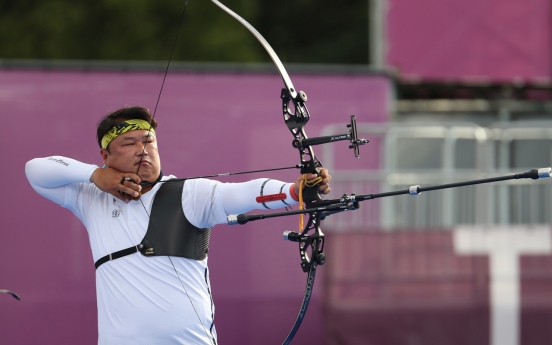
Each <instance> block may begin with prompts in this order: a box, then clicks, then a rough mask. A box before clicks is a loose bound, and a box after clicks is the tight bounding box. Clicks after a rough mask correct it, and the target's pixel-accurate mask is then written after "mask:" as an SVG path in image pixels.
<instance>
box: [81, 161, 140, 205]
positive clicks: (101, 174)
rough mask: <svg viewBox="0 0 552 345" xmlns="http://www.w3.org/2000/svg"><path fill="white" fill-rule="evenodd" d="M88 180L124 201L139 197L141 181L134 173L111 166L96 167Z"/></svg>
mask: <svg viewBox="0 0 552 345" xmlns="http://www.w3.org/2000/svg"><path fill="white" fill-rule="evenodd" d="M90 182H92V183H94V184H95V185H96V187H98V188H99V189H100V190H102V191H104V192H107V193H109V194H111V195H113V196H114V197H116V198H117V199H121V200H123V201H124V202H129V201H130V200H138V199H140V192H141V191H142V186H140V182H142V181H140V177H138V175H136V174H133V173H124V172H120V171H119V170H115V169H113V168H98V169H96V170H94V172H93V173H92V176H90ZM121 182H122V183H121Z"/></svg>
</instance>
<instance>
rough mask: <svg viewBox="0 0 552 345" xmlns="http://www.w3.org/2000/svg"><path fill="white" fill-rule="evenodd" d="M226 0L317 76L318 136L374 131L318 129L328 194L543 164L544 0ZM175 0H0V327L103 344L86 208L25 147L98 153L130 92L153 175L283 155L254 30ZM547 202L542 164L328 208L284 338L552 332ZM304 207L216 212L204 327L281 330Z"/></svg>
mask: <svg viewBox="0 0 552 345" xmlns="http://www.w3.org/2000/svg"><path fill="white" fill-rule="evenodd" d="M223 3H224V4H225V5H227V6H228V7H229V8H231V9H232V10H234V11H235V12H236V13H238V14H239V15H240V16H242V17H243V18H245V19H246V20H247V21H248V22H250V23H251V24H252V25H253V26H254V27H255V28H256V29H257V30H258V31H259V32H260V33H261V34H262V35H263V36H264V37H265V38H266V40H267V41H268V42H269V43H270V44H271V46H272V47H273V48H274V50H275V51H276V53H277V54H278V56H279V57H280V59H281V60H282V62H283V63H284V65H285V67H286V69H287V71H288V72H289V74H290V77H291V79H292V81H293V83H294V84H295V86H296V87H297V88H298V89H300V90H304V91H305V92H306V93H307V94H308V96H309V101H308V102H307V105H308V107H309V111H310V113H311V116H312V118H311V121H310V122H309V124H308V126H307V127H306V132H307V134H308V136H309V137H315V136H320V135H331V134H342V133H345V132H346V124H347V123H348V121H349V116H350V115H356V116H357V121H358V129H359V136H360V137H363V138H366V139H369V140H370V143H369V144H368V145H367V146H363V147H362V148H361V157H360V159H355V158H354V156H353V153H352V152H350V151H351V150H349V149H348V148H347V144H346V143H345V142H338V143H335V144H327V145H324V146H318V147H315V148H314V150H315V153H316V155H317V157H318V158H319V159H320V161H321V162H322V163H323V164H324V166H326V167H328V168H329V169H330V171H331V175H332V177H333V179H332V195H333V197H338V196H341V195H342V194H344V193H348V194H351V193H356V194H371V193H381V192H388V191H394V190H403V189H407V188H408V187H409V186H411V185H418V184H419V185H421V186H429V185H436V184H443V183H451V182H459V181H464V180H472V179H480V178H488V177H496V176H503V175H511V174H514V173H519V172H524V171H527V170H529V169H532V168H542V167H548V166H550V165H551V161H552V2H550V0H532V1H521V0H502V1H495V0H479V1H466V0H463V1H460V0H447V1H436V0H418V1H408V0H362V1H361V0H358V1H357V0H351V1H344V2H330V1H327V0H318V1H310V0H302V1H288V0H281V1H271V0H265V1H255V0H227V1H224V2H223ZM184 7H185V3H184V2H179V1H152V0H134V1H127V0H110V1H106V0H96V1H79V2H66V1H57V0H51V1H48V2H41V1H25V0H21V1H18V2H12V1H2V2H0V114H1V116H2V120H3V121H2V122H3V129H4V130H3V133H2V135H1V136H0V143H2V147H3V148H4V149H3V150H2V158H3V159H2V163H1V164H2V165H1V167H2V171H3V172H4V176H3V178H4V181H5V182H4V185H3V191H4V198H2V201H1V207H0V216H1V219H2V222H1V223H0V224H1V225H0V243H2V249H1V250H0V289H9V290H11V291H14V292H16V293H18V294H19V296H20V297H21V301H17V300H15V299H13V298H12V297H11V296H10V295H7V294H0V339H1V340H0V343H2V344H54V343H55V344H76V343H77V344H94V343H97V312H96V300H95V283H94V274H95V273H94V266H93V260H92V256H91V252H90V248H89V244H88V238H87V233H86V230H85V229H84V227H83V226H82V224H80V222H79V221H78V219H77V218H76V217H74V216H73V215H72V214H71V213H70V212H69V211H67V210H65V209H63V208H61V207H59V206H57V205H55V204H53V203H51V202H49V201H48V200H45V199H43V198H42V197H40V196H39V195H37V194H36V193H35V192H34V191H33V190H32V188H31V187H30V186H29V184H28V182H27V181H26V178H25V176H24V165H25V162H27V161H28V160H30V159H32V158H34V157H44V156H50V155H63V156H67V157H71V158H75V159H78V160H81V161H84V162H87V163H93V164H98V165H99V164H101V159H100V155H99V154H98V153H99V148H98V147H97V146H96V145H97V144H96V141H95V134H94V133H95V125H96V124H97V122H98V121H99V119H100V118H101V117H102V116H103V115H105V114H107V113H108V112H110V111H114V110H116V109H119V108H121V107H124V106H126V105H143V106H146V107H148V108H150V109H151V110H152V111H153V110H155V114H156V116H155V118H156V119H157V120H158V121H159V128H158V131H157V132H158V135H159V142H160V153H161V158H162V164H163V171H164V172H165V173H166V174H174V175H177V176H178V177H190V176H197V175H205V174H215V173H224V172H231V171H241V170H249V169H262V168H272V167H279V166H290V165H294V164H297V152H295V151H294V149H293V148H292V146H291V140H292V137H291V136H290V135H289V134H288V130H287V129H286V128H285V126H284V123H283V121H282V113H281V101H280V97H279V96H280V89H281V88H282V87H283V84H282V82H281V78H280V76H279V74H278V72H277V70H276V68H275V67H274V64H273V63H272V62H271V61H270V57H269V56H268V54H267V53H266V51H265V50H264V48H263V47H262V46H261V45H260V44H259V42H258V41H257V40H256V39H255V38H254V37H253V35H251V33H250V32H249V31H247V30H246V29H245V28H244V27H243V26H242V25H241V24H240V23H238V22H237V21H236V20H235V19H233V18H231V17H230V16H229V15H227V14H226V13H224V12H223V11H222V10H220V9H219V8H218V7H217V6H216V5H214V4H213V3H212V2H210V1H206V0H203V1H197V0H190V1H189V2H188V4H187V6H186V9H185V13H183V10H184ZM182 14H183V17H182ZM181 18H183V20H182V26H181V28H180V30H179V26H180V21H181ZM177 32H179V34H178V39H177V40H176V44H175V48H174V54H173V56H172V62H171V65H170V68H169V70H168V75H167V79H166V81H165V84H164V86H163V89H162V90H163V91H162V92H160V90H161V87H162V86H161V85H162V82H163V75H164V72H165V68H166V66H167V61H168V59H169V56H170V55H171V49H172V45H173V42H174V41H175V37H176V35H177ZM159 95H161V97H160V98H159V103H158V105H157V99H158V97H159ZM297 173H298V172H297V171H287V172H278V173H270V174H268V173H265V174H261V175H252V176H250V177H244V176H241V177H239V178H224V179H221V180H222V181H223V182H234V181H243V180H245V179H252V178H258V177H271V178H277V179H281V180H286V181H287V180H289V181H292V180H295V178H296V175H297ZM551 202H552V181H550V180H546V179H543V180H537V181H532V180H529V181H526V180H512V181H508V182H501V183H495V184H492V185H491V184H488V185H479V186H476V187H464V188H458V189H451V190H444V191H435V192H428V193H422V194H421V195H419V196H416V197H413V196H397V197H391V198H383V199H378V200H373V201H366V202H363V203H361V205H360V209H359V210H357V211H354V212H346V213H342V214H338V215H334V216H332V217H329V218H328V219H326V220H325V221H324V223H323V224H322V228H323V231H324V232H325V234H326V245H325V251H326V254H327V258H328V260H327V263H326V265H324V266H321V267H320V268H319V269H318V275H317V276H318V278H317V281H316V283H315V287H314V296H313V300H312V301H311V305H310V308H309V310H308V312H307V315H306V317H305V320H304V322H303V325H302V327H301V328H300V330H299V332H298V334H297V336H296V338H295V341H294V343H297V344H304V343H307V342H308V343H316V344H328V345H329V344H378V345H418V344H424V345H427V344H429V345H431V344H439V345H445V344H447V345H448V344H459V345H460V344H470V345H474V344H477V345H478V344H481V345H487V344H491V345H519V344H523V345H537V344H550V342H551V341H552V327H551V325H552V240H551V223H552V212H551V211H552V208H551ZM297 222H298V220H297V219H296V218H295V217H286V218H279V219H271V220H265V221H259V222H253V223H250V224H247V225H245V226H233V227H230V226H227V225H220V226H217V227H216V228H214V229H213V232H212V237H211V246H210V251H209V266H210V270H211V284H212V292H213V298H214V302H215V305H216V318H215V324H216V327H217V331H218V336H219V343H221V344H260V343H263V344H273V343H274V344H277V343H279V342H281V341H283V339H284V338H285V337H286V335H287V334H288V332H289V330H290V329H291V326H292V325H293V322H294V321H295V318H296V316H297V313H298V311H299V306H300V303H301V300H302V296H303V292H304V285H305V276H304V274H303V272H302V271H301V268H300V258H299V255H298V248H297V246H296V244H295V243H291V242H285V241H282V240H281V238H282V236H281V234H282V232H283V231H284V230H295V229H296V228H297ZM183 298H185V297H184V296H183Z"/></svg>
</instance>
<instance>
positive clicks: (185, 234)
mask: <svg viewBox="0 0 552 345" xmlns="http://www.w3.org/2000/svg"><path fill="white" fill-rule="evenodd" d="M183 188H184V181H178V182H169V183H163V184H162V185H161V187H160V188H159V190H158V191H157V194H156V195H155V198H154V200H153V205H152V207H151V215H150V221H149V225H148V230H147V232H146V236H145V237H144V239H143V240H142V242H141V243H140V246H138V247H139V248H140V253H141V254H142V255H144V256H180V257H184V258H188V259H194V260H203V259H205V257H206V256H207V251H208V249H209V238H210V236H211V229H210V228H208V229H200V228H196V227H195V226H193V225H192V224H190V222H189V221H188V219H186V216H185V215H184V211H182V190H183Z"/></svg>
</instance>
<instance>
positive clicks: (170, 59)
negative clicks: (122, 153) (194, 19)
mask: <svg viewBox="0 0 552 345" xmlns="http://www.w3.org/2000/svg"><path fill="white" fill-rule="evenodd" d="M187 7H188V0H186V3H185V4H184V9H183V10H182V15H181V16H180V24H179V25H178V30H177V31H176V36H175V38H174V41H173V45H172V49H171V54H170V55H169V61H168V62H167V67H166V68H165V73H164V75H163V81H162V82H161V89H160V90H159V94H158V96H157V101H156V103H155V108H154V109H153V115H152V118H151V122H150V127H149V129H148V135H147V136H146V140H145V142H144V149H143V150H142V155H141V157H140V162H139V163H138V169H136V175H138V173H139V172H140V167H141V165H142V164H141V163H142V160H143V159H144V153H145V152H146V145H147V143H148V141H149V138H150V136H151V130H152V128H153V123H154V120H155V115H156V114H157V108H158V106H159V101H160V100H161V94H162V93H163V87H164V86H165V80H166V79H167V74H168V73H169V67H170V65H171V61H172V57H173V54H174V50H175V47H176V42H177V41H178V35H179V34H180V29H181V28H182V23H183V22H184V15H185V13H186V8H187ZM139 200H140V203H141V204H142V207H143V208H144V211H145V212H146V215H147V216H148V218H149V219H150V224H151V226H152V228H153V230H154V231H155V233H156V235H157V237H158V238H159V240H161V238H160V236H159V232H158V231H157V229H156V228H155V226H154V225H153V223H151V216H150V214H149V212H148V210H147V208H146V205H144V202H143V201H142V198H140V199H139ZM161 243H162V242H161ZM167 258H169V261H170V263H171V266H172V267H173V269H174V272H175V273H176V276H177V277H178V280H179V281H180V285H181V286H182V288H183V289H184V292H185V293H186V296H187V297H188V300H189V301H190V303H191V304H192V307H193V309H194V312H195V314H196V316H197V319H198V320H199V322H200V323H201V327H202V328H203V331H204V332H205V335H206V336H207V338H208V339H209V342H210V343H211V344H213V345H214V344H215V342H214V339H213V338H212V336H210V335H209V333H208V332H207V329H206V328H205V325H204V324H203V321H202V320H201V317H199V313H198V312H197V309H196V307H195V305H194V303H193V302H192V299H191V298H190V295H189V294H188V290H187V289H186V286H185V285H184V282H183V281H182V278H181V277H180V274H178V270H177V269H176V266H175V265H174V263H173V261H172V259H171V257H170V256H168V255H167Z"/></svg>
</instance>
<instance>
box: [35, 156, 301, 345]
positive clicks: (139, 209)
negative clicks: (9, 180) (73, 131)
mask: <svg viewBox="0 0 552 345" xmlns="http://www.w3.org/2000/svg"><path fill="white" fill-rule="evenodd" d="M95 169H97V167H96V166H93V165H88V164H84V163H81V162H78V161H75V160H72V159H69V158H65V157H50V158H41V159H34V160H32V161H30V162H29V163H27V167H26V173H27V177H28V178H29V181H30V182H31V185H32V186H33V188H34V189H35V190H36V191H37V192H38V193H40V194H41V195H43V196H45V197H47V198H48V199H50V200H52V201H55V202H57V203H58V204H60V205H61V206H63V207H65V208H68V209H70V210H71V211H72V212H73V213H74V214H75V215H76V216H77V217H78V218H79V219H80V220H81V221H82V222H83V224H84V225H85V227H86V229H87V231H88V236H89V239H90V246H91V248H92V255H93V259H94V262H95V261H97V260H98V259H100V258H102V257H103V256H105V255H108V254H110V253H113V252H116V251H119V250H122V249H125V248H128V247H132V246H135V245H137V244H139V243H140V242H141V241H142V239H143V238H144V236H145V234H146V232H147V227H148V224H149V214H151V207H152V204H153V199H154V196H155V194H156V193H157V191H158V190H159V188H160V186H161V184H160V183H158V184H156V185H155V186H154V187H153V189H152V190H150V191H149V192H147V193H145V194H144V195H142V197H141V199H140V200H139V201H130V202H129V203H125V202H123V201H121V200H119V199H116V198H115V197H113V196H112V195H111V194H108V193H105V192H102V191H101V190H99V189H98V188H97V187H96V186H95V185H94V184H92V183H90V182H89V179H90V176H91V174H92V172H93V171H94V170H95ZM173 177H174V176H168V177H163V180H166V179H168V178H173ZM79 180H80V181H79ZM266 181H267V180H266V179H259V180H253V181H249V182H246V183H238V184H235V183H220V182H218V181H212V180H206V179H195V180H188V181H186V182H185V184H184V190H183V193H182V207H183V211H184V215H185V216H186V218H187V219H188V220H189V221H190V223H191V224H192V225H194V226H196V227H198V228H209V227H212V226H214V225H215V224H220V223H226V216H227V215H228V214H236V213H243V212H247V211H250V210H251V209H254V208H263V206H262V204H259V203H257V202H256V201H255V196H258V195H259V191H260V190H261V189H262V190H263V193H264V195H267V194H276V193H280V192H281V191H284V192H285V193H286V194H288V197H287V198H286V200H284V202H285V203H287V204H294V203H296V202H295V201H294V200H293V199H292V198H291V197H290V196H289V188H290V187H291V184H286V183H283V182H280V181H274V180H270V181H269V183H267V182H266ZM284 202H282V201H272V202H268V203H266V205H267V206H268V207H271V208H275V207H281V206H284V205H285V203H284ZM171 261H172V264H174V267H175V268H176V270H177V271H178V276H177V274H176V273H175V271H174V269H175V268H173V265H172V264H171ZM179 277H180V279H179ZM183 286H184V287H183ZM96 294H97V303H98V332H99V339H98V343H99V344H118V345H119V344H129V345H130V344H133V345H135V344H216V343H217V337H216V330H215V327H214V312H215V310H214V305H213V300H212V297H211V286H210V282H209V271H208V268H207V258H205V259H204V260H201V261H197V260H193V259H186V258H182V257H171V258H170V259H169V257H166V256H154V257H144V256H142V255H141V254H140V253H134V254H131V255H127V256H125V257H122V258H119V259H116V260H113V261H108V262H106V263H104V264H103V265H101V266H100V267H99V268H98V269H97V270H96Z"/></svg>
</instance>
